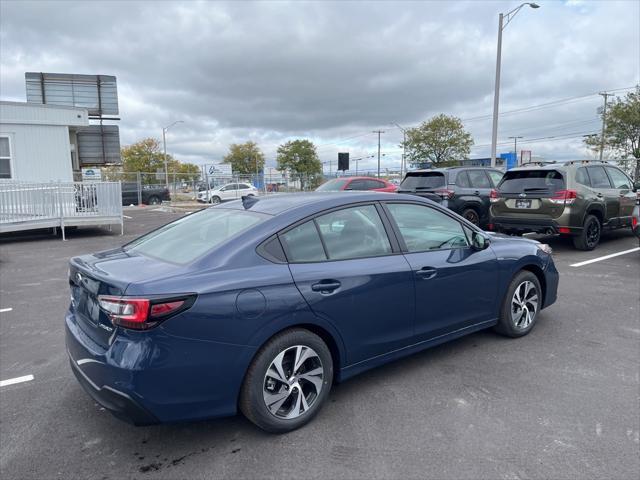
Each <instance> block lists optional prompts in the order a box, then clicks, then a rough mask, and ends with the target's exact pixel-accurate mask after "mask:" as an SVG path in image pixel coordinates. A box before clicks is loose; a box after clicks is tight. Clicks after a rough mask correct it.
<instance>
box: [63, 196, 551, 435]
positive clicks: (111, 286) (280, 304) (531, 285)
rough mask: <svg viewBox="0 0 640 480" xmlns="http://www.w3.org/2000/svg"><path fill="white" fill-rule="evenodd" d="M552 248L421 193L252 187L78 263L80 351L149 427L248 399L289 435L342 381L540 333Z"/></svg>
mask: <svg viewBox="0 0 640 480" xmlns="http://www.w3.org/2000/svg"><path fill="white" fill-rule="evenodd" d="M550 253H551V252H550V249H549V247H548V246H547V245H544V244H541V243H538V242H536V241H533V240H529V239H523V238H519V237H506V236H499V235H495V234H488V233H485V232H483V231H481V230H480V229H479V228H477V227H476V226H475V225H473V224H471V223H469V222H467V221H466V220H464V219H463V218H462V217H459V216H457V215H456V214H454V213H453V212H451V211H449V210H447V209H444V208H442V207H440V206H439V205H436V204H435V203H433V202H429V201H428V200H424V199H422V198H418V197H415V196H409V195H397V196H396V195H393V196H391V195H388V194H384V193H375V192H358V193H353V194H352V195H345V194H343V193H337V192H336V193H324V194H318V193H304V194H291V195H273V196H266V197H254V198H248V197H246V198H244V199H243V200H241V201H240V200H239V201H234V202H230V203H228V204H223V205H220V206H216V207H212V208H208V209H204V210H202V211H200V212H197V213H193V214H191V215H188V216H185V217H182V218H180V219H179V220H177V221H175V222H173V223H170V224H168V225H166V226H164V227H161V228H159V229H158V230H155V231H153V232H151V233H148V234H147V235H144V236H142V237H140V238H138V239H137V240H134V241H133V242H131V243H128V244H126V245H124V246H123V247H121V248H117V249H114V250H110V251H106V252H102V253H97V254H93V255H83V256H80V257H75V258H73V259H71V261H70V270H69V275H70V277H69V280H70V286H71V305H70V307H69V310H68V312H67V314H66V318H65V324H66V345H67V350H68V353H69V357H70V362H71V368H72V370H73V372H74V373H75V375H76V377H77V378H78V380H79V382H80V383H81V384H82V386H83V387H84V389H85V390H86V391H87V392H88V393H89V394H90V395H91V396H92V397H93V398H94V399H95V400H96V401H97V402H98V403H99V404H101V405H102V406H104V407H105V408H106V409H108V410H110V411H112V412H114V413H115V414H116V415H117V416H119V417H122V418H127V419H130V420H132V421H133V422H134V423H138V424H142V423H154V422H173V421H183V420H195V419H202V418H210V417H219V416H225V415H233V414H235V413H236V410H237V409H238V408H239V409H240V411H242V412H243V413H244V414H245V415H246V416H247V418H249V419H250V420H251V421H252V422H254V423H255V424H256V425H258V426H260V427H262V428H263V429H265V430H268V431H272V432H285V431H289V430H293V429H295V428H298V427H300V426H302V425H304V424H305V423H307V422H308V421H309V420H311V418H313V416H314V415H315V414H316V413H317V412H318V410H319V409H320V408H321V406H322V405H323V404H324V403H325V402H326V400H327V396H328V395H329V391H330V390H331V385H332V383H333V382H334V381H342V380H345V379H347V378H349V377H351V376H353V375H356V374H358V373H360V372H363V371H365V370H368V369H370V368H373V367H376V366H378V365H382V364H384V363H387V362H390V361H392V360H395V359H397V358H400V357H403V356H405V355H409V354H412V353H414V352H417V351H419V350H423V349H424V348H427V347H430V346H433V345H437V344H440V343H443V342H445V341H448V340H452V339H454V338H458V337H460V336H462V335H466V334H469V333H472V332H475V331H478V330H482V329H485V328H490V327H494V328H495V329H496V330H497V331H498V332H500V333H502V334H505V335H507V336H510V337H520V336H523V335H526V334H527V333H529V332H530V331H531V329H532V328H533V327H534V325H535V324H536V322H537V320H538V316H539V312H540V310H541V309H542V308H545V307H547V306H549V305H551V304H552V303H554V302H555V300H556V291H557V287H558V272H557V270H556V268H555V266H554V262H553V259H552V257H551V255H550ZM496 368H498V366H497V365H496ZM503 373H504V372H503Z"/></svg>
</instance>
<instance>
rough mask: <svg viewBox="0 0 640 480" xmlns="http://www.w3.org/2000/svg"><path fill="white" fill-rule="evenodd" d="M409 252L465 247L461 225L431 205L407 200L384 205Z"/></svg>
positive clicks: (467, 244) (466, 242)
mask: <svg viewBox="0 0 640 480" xmlns="http://www.w3.org/2000/svg"><path fill="white" fill-rule="evenodd" d="M387 208H388V209H389V212H390V213H391V216H392V217H393V219H394V220H395V222H396V224H397V225H398V228H399V229H400V234H401V235H402V238H403V239H404V243H405V245H406V246H407V249H408V250H409V252H424V251H426V250H439V249H446V248H461V247H467V246H469V243H468V241H467V237H466V235H465V232H464V230H463V228H462V225H461V224H460V223H459V222H458V221H456V220H454V219H453V218H451V217H450V216H448V215H446V214H444V213H442V212H439V211H437V210H435V209H433V208H431V207H427V206H422V205H415V204H409V203H390V204H388V205H387Z"/></svg>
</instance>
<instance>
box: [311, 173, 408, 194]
mask: <svg viewBox="0 0 640 480" xmlns="http://www.w3.org/2000/svg"><path fill="white" fill-rule="evenodd" d="M397 189H398V187H397V186H395V185H394V184H393V183H390V182H387V181H386V180H383V179H381V178H373V177H340V178H334V179H333V180H329V181H328V182H325V183H323V184H322V185H320V186H319V187H318V188H316V192H338V191H340V190H373V191H374V192H395V191H396V190H397Z"/></svg>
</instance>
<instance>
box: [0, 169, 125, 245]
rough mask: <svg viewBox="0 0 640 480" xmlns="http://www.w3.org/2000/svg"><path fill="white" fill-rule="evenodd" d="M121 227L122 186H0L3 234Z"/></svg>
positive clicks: (0, 231) (1, 183)
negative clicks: (72, 227)
mask: <svg viewBox="0 0 640 480" xmlns="http://www.w3.org/2000/svg"><path fill="white" fill-rule="evenodd" d="M81 225H109V226H111V225H120V233H121V234H123V233H124V223H123V216H122V191H121V188H120V182H96V183H82V182H58V183H28V182H4V181H3V182H0V233H5V232H16V231H20V230H31V229H37V228H57V227H60V228H61V230H62V238H63V240H65V239H66V237H65V227H71V226H81Z"/></svg>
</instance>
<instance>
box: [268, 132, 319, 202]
mask: <svg viewBox="0 0 640 480" xmlns="http://www.w3.org/2000/svg"><path fill="white" fill-rule="evenodd" d="M276 160H277V162H278V170H280V171H285V170H288V171H290V172H291V176H292V177H293V179H294V180H299V181H300V184H301V186H302V189H303V190H304V189H305V188H306V187H307V186H308V185H309V184H310V183H311V182H312V181H313V180H314V177H316V176H317V175H319V174H321V173H322V163H321V162H320V158H318V153H317V152H316V146H315V145H314V144H313V142H312V141H310V140H290V141H288V142H287V143H283V144H282V145H280V146H279V147H278V155H277V157H276Z"/></svg>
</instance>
